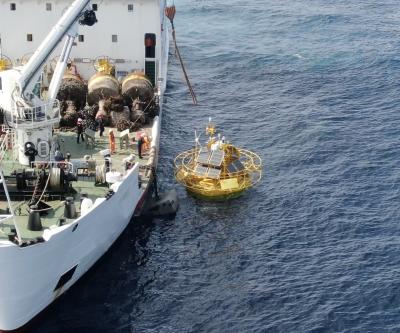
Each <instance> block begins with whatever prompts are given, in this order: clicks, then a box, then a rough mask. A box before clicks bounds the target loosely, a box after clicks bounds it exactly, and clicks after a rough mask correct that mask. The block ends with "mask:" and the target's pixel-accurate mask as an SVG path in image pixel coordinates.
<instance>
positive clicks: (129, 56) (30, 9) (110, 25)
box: [0, 0, 168, 80]
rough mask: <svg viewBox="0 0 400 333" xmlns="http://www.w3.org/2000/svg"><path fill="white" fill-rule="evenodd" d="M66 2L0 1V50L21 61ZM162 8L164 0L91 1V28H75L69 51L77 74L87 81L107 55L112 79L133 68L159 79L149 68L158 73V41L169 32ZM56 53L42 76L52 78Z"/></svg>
mask: <svg viewBox="0 0 400 333" xmlns="http://www.w3.org/2000/svg"><path fill="white" fill-rule="evenodd" d="M70 4H71V1H65V0H57V1H49V0H35V1H33V0H32V1H31V0H24V1H14V2H13V0H12V1H10V2H4V1H2V2H0V22H1V23H0V27H1V29H0V39H1V44H0V50H1V51H0V52H1V53H2V54H3V55H5V56H7V57H8V58H9V59H11V61H12V62H13V64H14V65H21V64H24V63H26V62H27V61H28V60H29V58H30V56H31V55H32V54H33V52H34V51H35V50H36V49H37V47H38V46H39V44H40V43H41V41H42V40H43V39H44V38H45V37H46V35H47V34H48V32H49V30H50V29H51V28H52V27H53V26H54V24H55V23H56V22H57V20H58V19H59V18H60V17H61V14H62V13H63V12H64V11H65V10H66V9H67V8H68V6H69V5H70ZM164 6H165V0H161V1H159V0H139V1H138V0H129V1H117V0H102V1H97V2H96V1H92V2H91V7H92V8H93V10H94V11H95V13H96V16H97V19H98V23H97V24H96V29H89V30H88V29H85V30H83V29H82V30H80V31H79V32H78V36H77V38H76V39H75V42H74V47H73V49H72V52H71V55H70V60H71V61H72V62H73V64H74V65H75V66H76V68H77V71H78V72H79V74H80V75H81V76H82V77H83V78H84V79H85V80H88V79H89V78H90V77H91V76H92V75H93V74H94V73H95V71H94V67H93V65H94V63H95V61H96V59H97V58H99V57H108V58H110V59H111V61H112V63H113V65H114V66H115V75H116V77H117V78H121V77H124V76H126V75H127V74H129V73H131V72H133V71H145V72H146V74H147V75H148V76H149V77H151V78H152V79H153V77H155V78H157V77H159V75H157V74H155V73H152V71H154V68H155V70H156V72H157V73H158V74H159V70H158V69H159V68H160V66H161V64H160V61H161V59H162V56H163V55H162V52H163V51H164V49H163V47H162V46H163V43H162V40H163V38H164V34H165V33H168V29H166V22H165V20H164V14H163V8H164ZM149 18H151V19H149ZM146 37H147V38H148V41H147V44H146ZM150 39H151V40H152V41H154V49H153V48H152V45H150V43H152V41H150ZM60 53H61V46H58V48H57V49H56V50H55V51H54V54H53V57H52V60H53V61H51V62H50V63H49V64H48V66H46V68H45V75H46V76H51V74H52V71H53V70H54V68H53V67H54V64H55V62H56V60H57V57H58V56H59V54H60Z"/></svg>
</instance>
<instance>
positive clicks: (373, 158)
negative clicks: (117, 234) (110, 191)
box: [32, 0, 400, 333]
mask: <svg viewBox="0 0 400 333" xmlns="http://www.w3.org/2000/svg"><path fill="white" fill-rule="evenodd" d="M175 5H176V6H177V16H176V19H175V25H176V30H177V38H178V44H179V45H180V50H181V53H182V55H183V57H184V60H185V63H186V66H187V70H188V73H189V75H190V78H191V80H192V82H193V84H194V89H195V91H196V92H197V95H198V99H199V105H198V106H193V105H192V104H191V100H190V96H189V95H188V93H187V89H186V87H185V85H184V82H183V79H182V73H181V71H180V68H179V64H178V61H177V59H176V58H175V57H174V55H173V49H172V50H171V51H172V52H171V58H170V67H169V81H168V89H167V93H166V104H165V113H164V118H163V124H162V140H161V142H162V149H161V158H160V165H159V178H160V182H161V185H162V187H163V188H164V189H170V188H174V187H178V185H177V184H176V182H175V180H174V177H173V158H174V156H175V155H176V154H178V153H179V152H180V151H183V150H185V149H188V148H190V146H191V145H192V143H193V142H194V130H195V129H197V130H198V131H199V130H202V129H204V125H205V123H206V122H207V120H208V117H209V116H212V117H213V119H214V121H215V122H216V123H217V124H218V125H219V128H220V129H221V130H222V131H223V133H224V135H225V136H226V137H227V138H228V139H229V140H231V141H232V142H235V143H236V144H237V145H239V146H242V147H246V148H249V149H251V150H254V151H256V152H258V153H259V154H260V155H261V157H262V158H263V160H264V163H265V167H264V178H263V180H262V182H261V184H260V185H259V186H258V187H256V188H255V189H253V190H251V191H249V192H248V193H247V194H245V195H244V196H242V197H241V198H239V199H236V200H233V201H230V202H226V203H207V202H203V201H199V200H196V199H194V198H192V197H191V196H189V195H187V194H186V192H185V191H184V190H183V189H182V188H180V187H178V188H179V196H180V198H181V202H180V203H181V208H180V211H179V213H178V215H177V217H176V219H175V220H173V221H163V220H155V221H153V222H152V223H134V224H133V225H131V226H130V227H129V228H128V229H127V230H126V232H125V233H124V234H123V236H122V237H121V239H120V240H119V242H118V244H116V246H115V247H113V249H112V250H111V252H110V253H108V254H107V255H106V256H105V257H104V259H103V260H102V261H101V262H100V263H99V264H98V265H97V266H96V267H95V269H94V270H93V271H91V272H90V273H89V274H88V275H87V276H86V277H85V278H84V279H83V280H82V281H80V282H79V283H78V285H77V286H76V287H74V288H73V289H72V290H71V291H70V292H68V293H67V294H66V295H65V296H64V297H63V298H62V299H61V300H60V301H59V302H57V303H56V304H55V306H53V307H52V308H51V309H50V311H49V312H48V313H47V314H46V315H45V316H44V317H43V318H42V319H41V320H40V321H39V322H38V323H37V324H36V325H35V326H34V327H33V329H32V331H33V332H48V333H53V332H74V333H79V332H120V333H125V332H127V333H128V332H134V333H136V332H137V333H142V332H143V333H155V332H157V333H158V332H160V333H170V332H182V333H183V332H400V255H399V254H400V224H399V219H398V217H399V216H400V208H399V205H398V202H399V197H400V193H399V188H400V168H399V164H398V160H399V156H400V145H399V137H400V112H399V111H400V110H399V108H400V94H399V92H400V84H399V82H400V38H399V37H400V24H399V23H400V14H399V13H400V11H399V9H400V4H399V2H398V1H393V0H385V1H380V2H377V1H372V0H357V1H355V0H346V1H344V0H292V1H273V0H253V1H238V0H229V1H228V0H212V1H211V0H176V1H175Z"/></svg>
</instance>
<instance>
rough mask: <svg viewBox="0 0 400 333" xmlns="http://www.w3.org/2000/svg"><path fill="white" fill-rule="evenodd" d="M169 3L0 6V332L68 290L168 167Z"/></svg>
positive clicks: (147, 0) (77, 0)
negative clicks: (162, 165) (161, 161)
mask: <svg viewBox="0 0 400 333" xmlns="http://www.w3.org/2000/svg"><path fill="white" fill-rule="evenodd" d="M165 5H166V4H165V1H164V0H162V1H158V0H141V1H136V0H135V1H132V0H128V1H105V0H103V1H101V2H100V1H99V2H93V1H89V0H75V1H74V2H73V3H72V2H71V1H63V0H60V1H41V0H35V1H29V0H27V1H15V2H12V1H11V2H0V38H1V44H0V114H1V117H0V120H1V124H0V265H1V267H4V268H6V269H2V271H1V273H0V284H1V285H2V288H1V290H0V332H2V331H12V330H15V329H18V328H20V327H21V326H24V325H25V324H27V323H28V322H29V321H30V320H31V319H32V318H33V317H35V316H36V315H37V314H39V313H40V312H41V311H42V310H43V309H44V308H46V307H47V306H48V305H49V304H50V303H51V302H52V301H54V300H55V299H56V298H57V297H58V296H60V295H61V294H63V293H64V292H65V291H66V290H67V289H68V288H69V287H71V286H72V285H73V284H74V282H76V281H77V280H78V279H79V278H80V277H81V276H82V275H83V274H84V273H85V272H86V271H87V270H88V269H89V268H90V267H91V266H92V265H93V264H94V263H95V262H96V261H97V260H98V259H99V258H100V257H101V256H102V255H103V254H104V253H105V252H106V251H107V249H108V248H109V247H110V246H111V245H112V244H113V242H114V241H115V240H116V239H117V238H118V236H119V235H120V234H121V232H122V231H123V230H124V229H125V227H126V226H127V224H128V223H129V221H130V220H131V217H132V216H134V215H137V214H139V213H140V212H141V210H142V208H143V206H144V203H145V201H146V197H147V196H148V194H149V192H150V189H151V185H152V180H153V177H154V172H155V169H156V167H157V161H158V151H159V137H160V135H159V134H160V123H161V116H162V104H163V93H164V90H165V86H166V73H167V62H168V31H167V29H166V28H165V26H166V19H165V17H164V7H165ZM16 22H18V24H16ZM85 25H86V26H90V27H85ZM92 25H94V26H93V27H92Z"/></svg>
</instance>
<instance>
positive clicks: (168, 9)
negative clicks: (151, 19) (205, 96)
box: [165, 5, 197, 105]
mask: <svg viewBox="0 0 400 333" xmlns="http://www.w3.org/2000/svg"><path fill="white" fill-rule="evenodd" d="M175 13H176V9H175V6H174V5H172V6H169V7H165V15H166V16H167V17H168V19H169V21H170V22H171V26H172V39H173V41H174V46H175V51H176V54H177V55H178V58H179V62H180V63H181V67H182V71H183V75H184V77H185V80H186V84H187V86H188V88H189V93H190V95H191V96H192V100H193V104H194V105H197V97H196V94H195V93H194V90H193V87H192V85H191V84H190V81H189V77H188V75H187V73H186V69H185V65H184V63H183V60H182V57H181V53H180V52H179V48H178V44H177V43H176V35H175V26H174V17H175Z"/></svg>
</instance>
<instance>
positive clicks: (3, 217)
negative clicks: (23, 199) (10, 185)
mask: <svg viewBox="0 0 400 333" xmlns="http://www.w3.org/2000/svg"><path fill="white" fill-rule="evenodd" d="M0 184H1V185H3V188H4V193H5V194H6V197H7V212H6V214H0V230H1V231H2V232H3V233H5V232H4V229H3V228H4V222H6V221H8V220H11V219H12V220H13V224H14V227H15V231H16V232H17V238H18V243H19V244H21V241H22V240H21V233H20V232H19V229H18V226H17V223H16V222H15V215H14V211H13V209H12V206H11V199H10V195H9V193H8V189H7V184H6V181H5V178H4V175H3V171H2V170H1V169H0ZM2 229H3V230H2Z"/></svg>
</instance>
